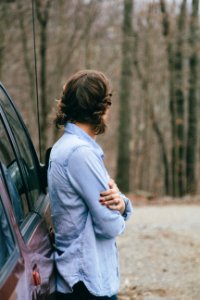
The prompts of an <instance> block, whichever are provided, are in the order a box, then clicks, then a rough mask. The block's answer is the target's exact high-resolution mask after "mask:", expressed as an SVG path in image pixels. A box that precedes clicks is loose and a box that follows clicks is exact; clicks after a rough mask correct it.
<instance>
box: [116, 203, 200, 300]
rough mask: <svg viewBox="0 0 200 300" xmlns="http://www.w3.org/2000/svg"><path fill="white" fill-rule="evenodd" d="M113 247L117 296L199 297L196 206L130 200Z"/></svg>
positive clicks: (122, 299) (152, 299) (153, 299)
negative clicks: (123, 228)
mask: <svg viewBox="0 0 200 300" xmlns="http://www.w3.org/2000/svg"><path fill="white" fill-rule="evenodd" d="M151 203H152V202H151ZM163 203H164V204H163ZM175 203H176V202H175ZM143 204H144V202H143ZM118 248H119V253H120V269H121V289H120V293H119V300H133V299H134V300H135V299H137V300H200V205H199V204H196V203H190V201H189V202H188V201H185V202H184V201H182V202H181V204H180V203H176V204H173V202H172V201H171V202H169V201H161V202H159V201H158V202H157V203H156V202H154V203H153V204H151V205H139V206H138V203H137V201H136V205H135V208H134V214H133V216H132V217H131V218H130V219H129V220H128V221H127V228H126V231H125V233H124V234H123V235H122V236H120V237H119V238H118Z"/></svg>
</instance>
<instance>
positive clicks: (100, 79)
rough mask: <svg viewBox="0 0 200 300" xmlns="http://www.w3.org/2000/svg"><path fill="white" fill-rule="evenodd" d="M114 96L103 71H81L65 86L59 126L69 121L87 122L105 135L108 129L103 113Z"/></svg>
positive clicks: (60, 107)
mask: <svg viewBox="0 0 200 300" xmlns="http://www.w3.org/2000/svg"><path fill="white" fill-rule="evenodd" d="M111 97H112V93H111V91H110V83H109V81H108V79H107V78H106V76H105V75H104V74H103V73H102V72H99V71H95V70H82V71H79V72H77V73H75V74H74V75H73V76H71V77H70V78H69V80H68V81H67V83H66V84H65V85H64V87H63V92H62V95H61V98H60V99H59V100H58V109H57V115H56V118H55V120H54V123H55V125H56V127H57V128H59V127H60V126H63V125H65V123H66V122H72V123H76V122H80V123H86V124H90V125H91V126H92V129H93V130H94V132H95V134H101V133H103V132H105V129H106V124H105V121H104V119H103V115H104V114H105V112H106V110H107V108H108V107H109V106H110V105H111Z"/></svg>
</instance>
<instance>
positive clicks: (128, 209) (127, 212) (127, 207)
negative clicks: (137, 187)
mask: <svg viewBox="0 0 200 300" xmlns="http://www.w3.org/2000/svg"><path fill="white" fill-rule="evenodd" d="M120 196H121V197H122V198H123V200H124V202H125V210H124V213H123V215H122V216H123V217H124V220H125V221H126V220H128V219H129V217H130V216H131V214H132V213H133V206H132V204H131V201H130V200H129V199H128V198H127V197H126V196H125V195H124V194H122V193H121V192H120Z"/></svg>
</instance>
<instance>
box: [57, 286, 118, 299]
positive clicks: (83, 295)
mask: <svg viewBox="0 0 200 300" xmlns="http://www.w3.org/2000/svg"><path fill="white" fill-rule="evenodd" d="M98 299H99V300H109V299H110V300H117V296H112V297H97V296H93V295H92V294H90V292H89V291H88V289H87V288H86V286H85V285H84V283H83V282H81V281H80V282H78V283H76V284H75V285H74V286H73V292H72V293H70V294H62V293H58V294H57V296H56V300H98Z"/></svg>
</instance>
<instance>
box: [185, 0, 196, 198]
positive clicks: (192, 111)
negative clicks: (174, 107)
mask: <svg viewBox="0 0 200 300" xmlns="http://www.w3.org/2000/svg"><path fill="white" fill-rule="evenodd" d="M198 11H199V0H193V1H192V16H191V23H190V40H189V43H190V49H191V55H190V60H189V95H188V132H187V156H186V177H187V193H191V194H194V193H195V192H196V175H195V165H196V145H197V102H198V99H197V88H198V87H197V86H198V49H197V46H198V42H199V38H198Z"/></svg>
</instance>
